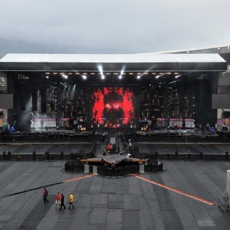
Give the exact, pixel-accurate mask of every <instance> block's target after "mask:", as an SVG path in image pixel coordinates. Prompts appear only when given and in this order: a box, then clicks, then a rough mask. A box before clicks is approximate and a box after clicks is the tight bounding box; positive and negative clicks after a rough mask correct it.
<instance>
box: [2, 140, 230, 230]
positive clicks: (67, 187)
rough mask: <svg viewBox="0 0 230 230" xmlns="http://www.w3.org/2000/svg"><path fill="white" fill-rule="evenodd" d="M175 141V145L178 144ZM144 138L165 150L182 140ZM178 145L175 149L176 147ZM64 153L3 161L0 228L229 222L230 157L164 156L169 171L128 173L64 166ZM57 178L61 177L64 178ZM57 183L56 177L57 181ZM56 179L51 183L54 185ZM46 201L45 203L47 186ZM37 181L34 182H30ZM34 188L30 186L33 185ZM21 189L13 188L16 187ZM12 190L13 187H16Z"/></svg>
mask: <svg viewBox="0 0 230 230" xmlns="http://www.w3.org/2000/svg"><path fill="white" fill-rule="evenodd" d="M173 146H174V147H173ZM173 146H172V145H170V146H169V145H167V146H166V145H163V144H161V145H155V144H154V145H149V144H148V145H146V144H141V145H140V152H141V151H145V152H146V151H148V152H152V151H155V148H156V149H158V151H165V150H166V149H168V148H170V149H171V148H175V149H176V148H179V151H181V152H182V151H185V152H187V146H185V145H179V146H175V145H173ZM191 147H192V148H193V149H192V151H200V148H202V149H203V152H204V153H208V152H213V153H214V152H215V151H218V152H219V151H223V152H224V151H226V150H228V149H229V145H227V144H225V145H221V144H220V145H207V146H206V145H205V146H204V145H202V146H200V145H195V144H194V145H193V146H189V148H191ZM7 148H10V149H11V151H12V152H13V153H17V152H18V151H20V152H21V153H23V152H25V153H29V152H31V154H32V151H33V150H34V149H35V150H36V151H37V152H38V151H41V152H44V151H45V150H47V148H48V150H49V151H50V153H51V154H52V152H53V153H56V152H60V151H61V149H65V150H64V152H67V151H71V150H74V151H88V149H87V148H88V145H86V146H84V145H82V144H81V145H66V146H62V145H42V146H41V145H10V146H8V145H7V146H6V145H4V146H3V145H1V146H0V151H3V149H5V151H8V149H7ZM172 151H174V149H172ZM64 164H65V162H64V161H50V162H45V161H39V162H37V161H35V162H33V161H0V197H1V198H0V207H1V210H0V229H7V230H13V229H23V230H25V229H28V230H30V229H42V230H46V229H47V230H51V229H55V230H63V229H66V230H67V229H70V230H72V229H78V230H86V229H87V230H97V229H100V230H104V229H106V230H129V229H130V230H131V229H132V230H133V229H135V230H139V229H140V230H147V229H151V230H152V229H157V230H158V229H159V230H164V229H166V230H168V229H170V230H171V229H175V230H179V229H186V230H187V229H188V230H191V229H194V230H197V229H198V230H199V229H218V230H219V229H221V230H229V226H230V213H229V212H223V211H221V209H220V208H219V207H218V205H217V203H218V197H222V195H223V193H224V191H225V189H226V172H227V170H228V169H230V162H223V161H222V162H220V161H208V162H205V161H191V162H188V161H163V165H164V171H163V172H160V173H143V174H138V175H130V176H126V177H116V178H115V177H102V176H98V175H92V176H91V175H90V176H87V177H86V175H85V174H83V173H67V172H65V171H64V169H63V168H64ZM58 182H62V183H59V184H58ZM52 184H55V185H52ZM50 185H52V186H50ZM44 186H46V187H47V190H48V192H49V195H48V199H49V203H47V204H44V203H43V197H42V195H43V187H44ZM33 188H34V189H33ZM28 190H30V191H28ZM57 192H60V193H63V194H64V196H65V204H66V206H67V207H68V199H67V198H68V194H69V192H72V193H73V194H74V196H75V201H74V206H75V209H70V210H69V209H65V210H59V209H58V208H55V194H56V193H57ZM15 193H16V194H15ZM11 194H15V195H11Z"/></svg>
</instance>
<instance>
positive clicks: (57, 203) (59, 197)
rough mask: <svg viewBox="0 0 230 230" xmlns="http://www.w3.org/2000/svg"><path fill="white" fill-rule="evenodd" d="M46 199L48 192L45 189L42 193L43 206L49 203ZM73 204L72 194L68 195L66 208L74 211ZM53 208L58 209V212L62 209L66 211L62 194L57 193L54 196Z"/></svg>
mask: <svg viewBox="0 0 230 230" xmlns="http://www.w3.org/2000/svg"><path fill="white" fill-rule="evenodd" d="M47 198H48V191H47V189H46V188H44V191H43V201H44V204H45V203H48V202H49V200H48V199H47ZM73 202H74V195H73V194H72V193H69V207H68V209H71V208H73V209H74V205H73ZM55 207H56V208H58V207H59V208H60V210H62V208H64V209H66V206H65V197H64V195H63V194H60V193H59V192H58V193H57V194H56V196H55Z"/></svg>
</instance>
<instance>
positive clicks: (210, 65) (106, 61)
mask: <svg viewBox="0 0 230 230" xmlns="http://www.w3.org/2000/svg"><path fill="white" fill-rule="evenodd" d="M100 65H101V66H102V69H103V71H120V70H122V69H123V70H125V71H126V72H127V71H134V72H135V71H136V72H138V71H147V72H154V71H178V72H183V71H186V72H188V71H202V72H203V71H225V70H226V69H227V62H226V61H225V60H224V59H223V58H222V57H221V56H220V55H219V54H155V53H142V54H141V53H140V54H7V55H6V56H4V57H3V58H2V59H1V60H0V71H76V72H77V71H99V66H100Z"/></svg>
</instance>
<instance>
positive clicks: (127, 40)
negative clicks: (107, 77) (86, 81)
mask: <svg viewBox="0 0 230 230" xmlns="http://www.w3.org/2000/svg"><path fill="white" fill-rule="evenodd" d="M229 9H230V0H0V58H2V57H3V56H4V55H6V54H7V53H66V54H69V53H76V54H83V53H84V54H134V53H146V52H160V51H170V50H181V49H193V48H205V47H214V46H224V45H230V13H229Z"/></svg>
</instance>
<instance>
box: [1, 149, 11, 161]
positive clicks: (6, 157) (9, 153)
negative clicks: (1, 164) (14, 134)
mask: <svg viewBox="0 0 230 230" xmlns="http://www.w3.org/2000/svg"><path fill="white" fill-rule="evenodd" d="M2 156H3V160H10V158H11V152H10V151H8V153H7V155H6V151H5V150H4V151H3V153H2Z"/></svg>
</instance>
